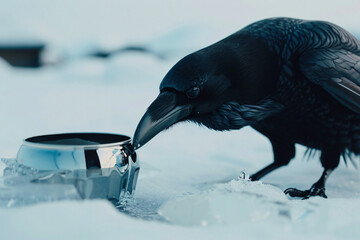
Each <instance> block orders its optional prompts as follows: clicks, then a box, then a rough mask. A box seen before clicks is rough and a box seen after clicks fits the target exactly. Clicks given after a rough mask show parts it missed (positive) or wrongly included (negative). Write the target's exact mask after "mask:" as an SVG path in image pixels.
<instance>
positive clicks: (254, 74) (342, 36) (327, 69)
mask: <svg viewBox="0 0 360 240" xmlns="http://www.w3.org/2000/svg"><path fill="white" fill-rule="evenodd" d="M180 121H192V122H196V123H198V124H201V125H204V126H206V127H208V128H210V129H214V130H218V131H225V130H233V129H240V128H242V127H244V126H251V127H252V128H254V129H255V130H257V131H258V132H260V133H261V134H263V135H264V136H266V137H267V138H268V139H269V140H270V142H271V144H272V148H273V153H274V162H273V163H272V164H270V165H268V166H266V167H265V168H263V169H261V170H260V171H258V172H257V173H255V174H253V175H251V176H250V178H251V180H258V179H260V178H262V177H263V176H265V175H266V174H268V173H270V172H271V171H273V170H275V169H277V168H279V167H281V166H284V165H287V164H288V163H289V162H290V160H291V159H292V158H293V157H294V156H295V144H296V143H297V144H301V145H304V146H306V147H308V149H310V150H319V151H321V156H320V161H321V164H322V166H323V167H324V171H323V174H322V176H321V177H320V179H319V180H318V181H317V182H315V183H314V184H313V185H312V186H311V188H310V189H308V190H305V191H301V190H298V189H295V188H288V189H286V190H285V194H289V195H290V196H292V197H301V198H303V199H306V198H309V197H311V196H321V197H324V198H326V197H327V196H326V194H325V182H326V180H327V178H328V176H329V175H330V174H331V172H332V171H333V170H334V169H335V168H336V167H337V166H338V164H339V161H340V158H341V157H343V158H344V160H345V161H346V160H347V158H349V159H350V160H352V161H353V158H354V157H357V156H358V155H359V154H360V42H359V41H358V40H357V39H356V38H355V37H354V36H353V35H351V34H350V33H349V32H347V31H346V30H344V29H343V28H341V27H339V26H337V25H335V24H332V23H329V22H324V21H306V20H301V19H293V18H271V19H265V20H261V21H258V22H255V23H252V24H250V25H249V26H247V27H245V28H243V29H241V30H240V31H238V32H236V33H234V34H232V35H230V36H228V37H226V38H225V39H223V40H221V41H219V42H217V43H215V44H213V45H210V46H208V47H206V48H203V49H201V50H199V51H197V52H194V53H192V54H190V55H188V56H185V57H184V58H183V59H181V60H180V61H179V62H178V63H176V64H175V66H174V67H172V69H170V71H169V72H168V73H167V74H166V76H165V77H164V79H163V80H162V82H161V84H160V94H159V96H158V97H157V98H156V99H155V100H154V102H153V103H152V104H151V105H150V106H149V108H148V109H147V111H146V113H145V114H144V116H143V117H142V119H141V121H140V123H139V125H138V126H137V129H136V131H135V135H134V139H133V144H134V146H135V148H139V147H141V146H143V145H144V144H145V143H147V142H148V141H149V140H150V139H152V138H153V137H154V136H155V135H156V134H158V133H159V132H161V131H162V130H164V129H167V128H169V127H170V126H172V125H173V124H175V123H177V122H180Z"/></svg>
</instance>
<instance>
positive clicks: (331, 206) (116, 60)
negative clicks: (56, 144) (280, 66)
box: [0, 0, 360, 239]
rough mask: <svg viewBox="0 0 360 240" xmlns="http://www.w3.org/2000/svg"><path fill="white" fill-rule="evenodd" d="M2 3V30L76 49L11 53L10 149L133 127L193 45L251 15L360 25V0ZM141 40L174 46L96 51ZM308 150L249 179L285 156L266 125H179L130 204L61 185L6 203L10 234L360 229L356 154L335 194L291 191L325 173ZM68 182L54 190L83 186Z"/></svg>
mask: <svg viewBox="0 0 360 240" xmlns="http://www.w3.org/2000/svg"><path fill="white" fill-rule="evenodd" d="M2 5H3V6H5V7H2V8H0V19H1V21H0V25H1V27H0V29H2V31H1V39H2V41H12V40H13V39H18V37H19V36H21V37H22V39H25V40H26V41H29V42H31V41H34V39H37V41H38V40H40V41H45V42H49V43H50V44H51V46H50V47H49V48H48V49H47V52H46V53H45V57H49V56H50V57H53V58H55V59H62V58H63V59H66V61H63V62H60V63H59V64H57V65H49V66H46V67H45V68H42V69H38V70H33V69H14V68H11V67H9V66H8V65H7V64H6V63H5V62H4V61H1V59H0V76H1V78H0V112H1V116H0V126H1V133H0V157H1V158H13V157H15V155H16V152H17V149H18V148H19V146H20V144H21V140H22V139H23V138H26V137H29V136H33V135H39V134H48V133H58V132H73V131H75V132H80V131H97V132H115V133H122V134H126V135H129V136H132V135H133V132H134V130H135V128H136V125H137V123H138V121H139V119H140V118H141V116H142V114H143V113H144V111H145V110H146V108H147V106H148V105H149V104H150V102H151V101H152V100H153V99H154V98H155V97H156V95H157V94H158V85H159V83H160V81H161V79H162V78H163V76H164V75H165V74H166V72H167V71H168V70H169V69H170V68H171V66H172V65H173V64H174V63H175V62H176V61H178V60H179V58H180V57H181V56H184V55H186V54H187V53H189V52H191V51H194V50H196V49H198V48H200V47H203V46H206V45H208V44H210V43H212V42H215V41H217V40H219V39H221V38H222V37H225V36H226V35H228V34H230V33H232V32H234V31H236V30H238V29H240V28H241V27H243V26H245V25H247V24H249V23H251V22H252V21H255V20H258V19H262V18H265V17H272V16H291V17H301V18H308V19H323V20H329V21H332V22H335V23H337V24H339V25H342V26H344V27H345V28H347V29H348V30H350V31H351V32H354V33H357V32H359V28H358V25H359V20H360V16H359V14H358V9H359V7H360V3H359V2H358V1H355V0H354V1H341V2H340V1H336V2H335V1H333V2H329V1H298V2H296V3H295V2H292V1H284V0H275V1H223V2H221V3H218V2H216V1H213V2H212V1H189V0H186V1H181V2H180V1H176V2H175V1H155V2H154V1H133V2H125V1H110V0H106V1H104V0H102V1H100V0H96V1H94V0H93V1H91V2H89V1H74V0H71V1H70V0H63V1H45V0H27V1H20V0H12V1H7V2H5V1H3V2H2ZM128 44H140V45H144V46H147V47H149V48H150V49H152V50H153V51H154V52H157V53H166V56H167V58H165V60H163V59H160V58H158V57H156V56H155V55H151V54H145V53H140V52H128V53H124V54H119V55H114V56H113V57H111V58H109V59H105V60H103V59H96V58H89V57H85V55H86V53H88V52H91V51H93V50H94V49H99V48H100V49H113V48H116V47H121V46H126V45H128ZM303 153H304V148H303V147H301V146H298V147H297V157H296V159H294V160H293V161H292V162H291V163H290V164H289V166H287V167H283V168H282V169H280V170H278V171H275V172H274V173H272V174H270V175H269V176H267V177H265V178H264V179H263V183H262V182H248V181H247V180H245V179H242V178H240V179H239V178H238V177H239V176H240V175H243V174H242V172H245V173H246V176H248V174H250V173H253V172H255V171H257V170H258V169H260V168H262V167H264V166H265V165H266V164H269V163H271V161H272V152H271V147H270V144H269V143H268V141H267V140H266V139H265V138H264V137H262V136H261V135H259V134H258V133H256V132H255V131H253V130H252V129H250V128H244V129H242V130H241V131H233V132H226V133H219V132H214V131H209V130H208V129H205V128H200V127H198V126H196V125H192V124H188V123H182V124H178V125H176V126H174V127H173V128H171V129H170V130H168V131H166V132H164V133H161V134H159V135H158V136H157V137H156V138H154V139H153V140H152V141H150V142H149V143H148V144H147V145H146V146H144V147H143V148H141V149H140V150H139V151H138V155H139V159H140V161H141V162H140V164H141V171H140V176H139V181H138V186H137V189H136V193H135V196H134V198H133V199H132V200H130V201H129V202H128V204H127V205H126V206H124V207H122V208H121V209H115V208H114V207H113V205H111V204H110V203H109V202H107V201H105V200H93V201H90V200H87V201H79V200H62V201H55V202H54V201H53V200H54V199H59V198H60V197H59V198H57V197H56V196H55V197H54V198H49V199H41V198H39V199H37V200H38V201H36V199H35V201H34V202H38V204H35V205H27V206H23V207H11V204H10V205H9V207H2V208H0V239H83V238H86V239H99V238H104V239H110V238H115V237H116V238H120V237H122V238H127V239H145V238H146V239H169V238H172V239H187V238H190V239H219V238H221V239H222V238H224V239H235V238H236V239H239V238H242V239H304V238H310V239H359V238H360V229H359V227H358V226H359V224H360V217H359V213H360V188H359V187H358V186H359V183H360V175H359V171H358V170H356V169H355V168H354V167H353V166H351V165H350V166H348V167H347V168H346V167H345V166H344V163H341V165H340V167H339V168H338V169H337V170H336V171H335V172H334V174H333V175H332V176H331V177H330V179H329V181H328V183H327V195H328V197H329V199H321V198H313V199H310V200H307V201H300V200H289V199H287V197H286V196H285V195H284V194H283V193H282V191H283V190H284V189H286V188H287V187H297V188H300V189H305V188H308V187H310V186H311V184H312V183H313V182H315V181H316V180H317V179H318V178H319V176H320V175H321V172H322V168H321V165H320V163H319V161H318V160H317V158H318V156H315V157H314V159H312V160H309V161H307V160H306V159H304V158H303ZM4 168H5V166H4V164H3V163H0V192H1V194H0V196H4V195H6V191H7V190H8V189H6V187H5V185H4V181H5V178H4V177H2V174H3V173H2V172H3V170H4ZM58 187H59V186H54V188H55V189H53V192H56V191H57V192H61V191H68V192H69V193H74V192H71V191H73V189H61V188H60V187H59V188H58ZM34 191H35V190H34ZM50 192H51V191H50ZM28 194H29V196H32V194H31V193H30V192H29V193H28ZM74 194H75V193H74ZM70 195H71V194H70ZM75 195H76V194H75ZM75 195H74V197H73V198H72V197H70V199H76V197H75ZM22 196H25V197H26V196H27V193H26V192H25V193H24V194H23V195H22ZM2 200H3V199H2ZM50 200H51V201H53V202H48V203H41V202H44V201H50ZM34 202H32V203H34Z"/></svg>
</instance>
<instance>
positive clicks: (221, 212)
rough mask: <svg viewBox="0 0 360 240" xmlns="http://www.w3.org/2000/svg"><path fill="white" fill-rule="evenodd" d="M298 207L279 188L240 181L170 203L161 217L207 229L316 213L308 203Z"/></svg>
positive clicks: (292, 218) (282, 219)
mask: <svg viewBox="0 0 360 240" xmlns="http://www.w3.org/2000/svg"><path fill="white" fill-rule="evenodd" d="M297 203H298V204H295V201H294V202H291V201H290V200H288V199H287V198H286V196H285V195H284V193H283V192H282V190H280V189H278V188H277V187H274V186H272V185H267V184H263V183H261V182H251V181H249V180H246V179H241V178H239V179H238V180H233V181H230V182H228V183H225V184H218V185H216V186H215V187H214V188H213V189H210V190H207V191H204V192H200V193H196V194H192V195H189V196H185V197H182V198H177V199H174V200H172V201H169V202H167V203H165V204H164V205H163V206H161V207H160V209H159V214H160V215H161V216H163V217H164V218H165V219H166V220H168V221H170V222H172V223H175V224H180V225H197V226H208V225H214V224H226V225H231V224H239V223H242V224H243V223H248V222H259V221H260V222H262V221H265V222H268V221H271V222H272V221H278V222H283V221H296V220H297V219H301V218H304V217H306V216H307V215H308V213H311V212H313V211H314V210H313V208H314V206H313V205H311V204H310V203H309V202H307V201H298V202H297ZM294 206H295V207H294Z"/></svg>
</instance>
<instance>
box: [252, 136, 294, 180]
mask: <svg viewBox="0 0 360 240" xmlns="http://www.w3.org/2000/svg"><path fill="white" fill-rule="evenodd" d="M268 138H269V140H270V142H271V144H272V148H273V152H274V162H273V163H272V164H270V165H268V166H266V167H264V168H263V169H261V170H260V171H258V172H257V173H254V174H253V175H251V176H250V179H251V180H252V181H257V180H259V179H260V178H262V177H264V176H265V175H266V174H268V173H270V172H272V171H274V170H275V169H277V168H279V167H282V166H285V165H287V164H288V163H289V162H290V160H291V159H292V158H293V157H294V156H295V144H294V143H289V142H287V141H284V140H282V141H281V140H278V139H274V138H270V137H268Z"/></svg>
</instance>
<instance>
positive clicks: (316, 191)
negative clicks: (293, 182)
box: [284, 186, 327, 200]
mask: <svg viewBox="0 0 360 240" xmlns="http://www.w3.org/2000/svg"><path fill="white" fill-rule="evenodd" d="M284 193H285V194H289V196H290V197H299V198H302V199H303V200H305V199H308V198H310V197H314V196H320V197H323V198H327V196H326V194H325V188H324V187H317V186H312V187H311V188H310V189H309V190H305V191H302V190H299V189H296V188H288V189H286V190H285V191H284Z"/></svg>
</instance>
